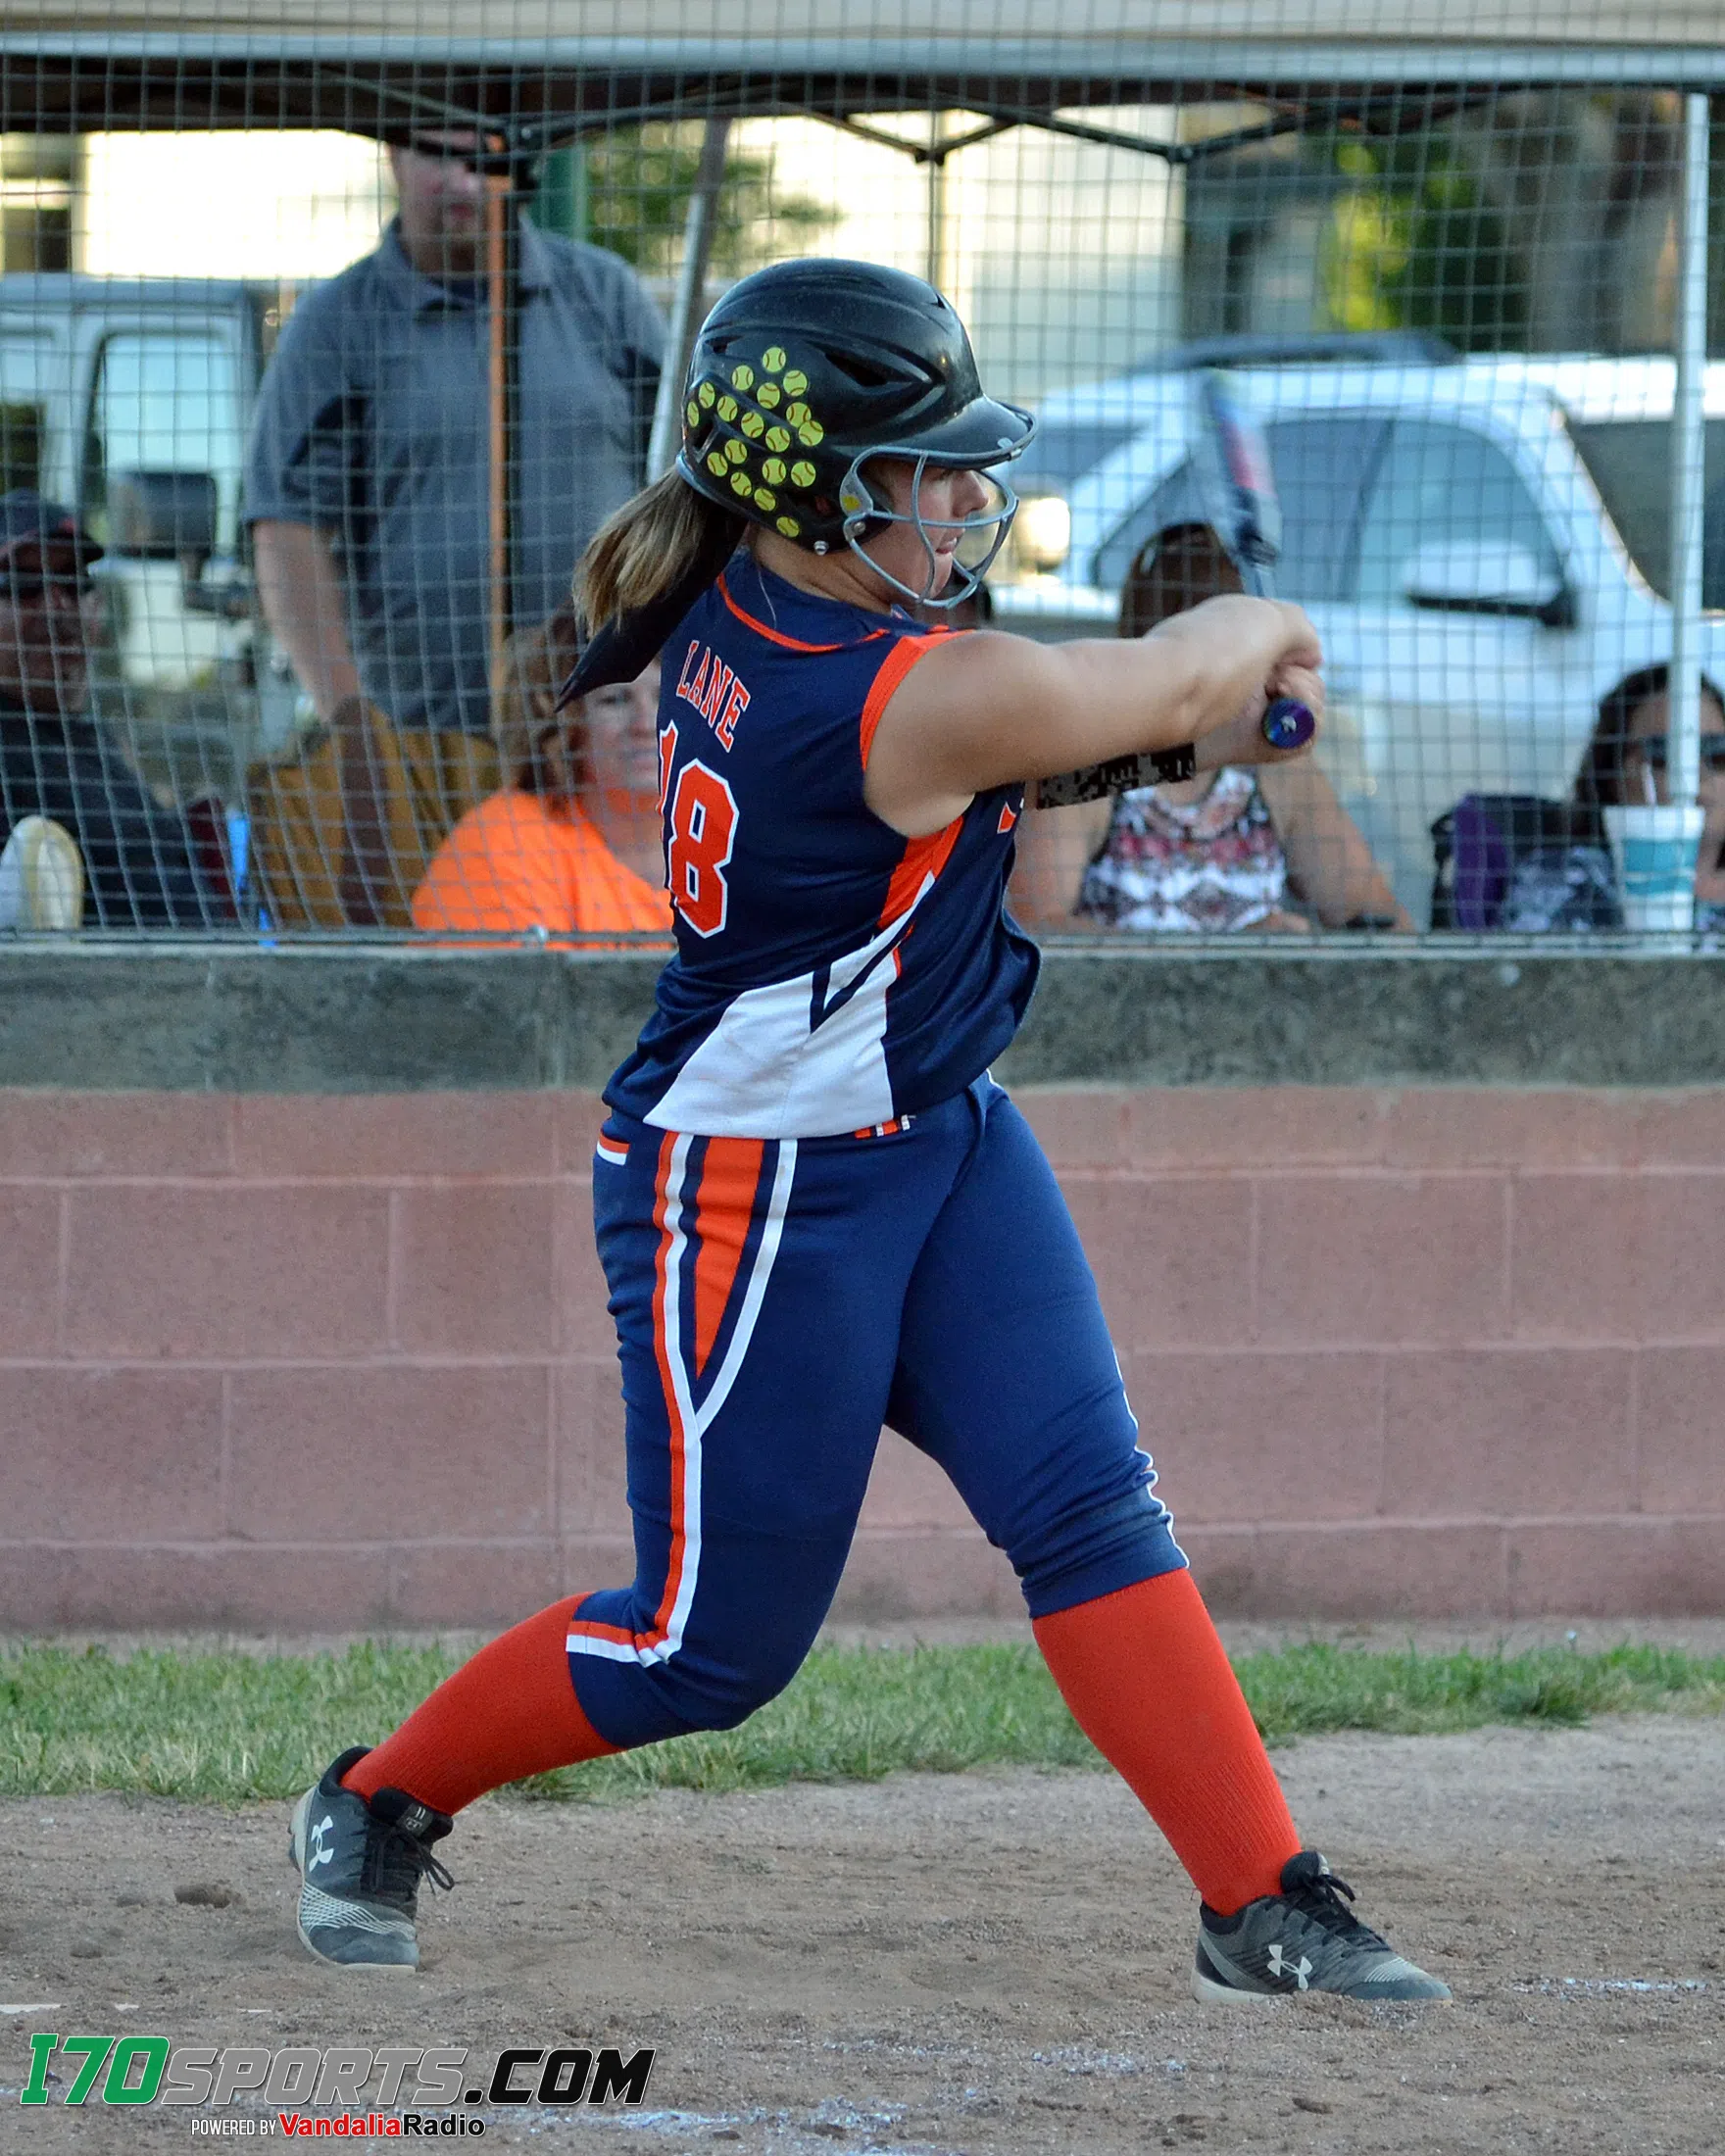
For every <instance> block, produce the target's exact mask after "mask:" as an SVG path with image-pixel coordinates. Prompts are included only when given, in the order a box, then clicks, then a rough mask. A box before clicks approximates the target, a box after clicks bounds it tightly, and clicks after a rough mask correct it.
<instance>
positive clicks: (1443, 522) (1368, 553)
mask: <svg viewBox="0 0 1725 2156" xmlns="http://www.w3.org/2000/svg"><path fill="white" fill-rule="evenodd" d="M1446 541H1449V542H1451V543H1453V544H1458V545H1459V544H1466V543H1467V542H1469V541H1482V542H1483V541H1497V542H1499V543H1502V544H1514V545H1519V546H1523V547H1526V548H1527V549H1528V551H1529V552H1530V553H1531V554H1533V555H1534V557H1535V558H1536V559H1537V560H1538V562H1539V564H1540V566H1541V567H1542V568H1545V569H1549V570H1550V571H1551V574H1552V576H1553V580H1555V579H1556V578H1557V577H1558V576H1560V574H1561V572H1562V564H1561V562H1560V560H1559V557H1558V554H1557V550H1556V548H1555V546H1554V545H1553V542H1552V535H1551V533H1550V532H1549V531H1548V530H1547V528H1546V521H1545V518H1544V517H1543V516H1542V515H1540V512H1539V505H1538V504H1537V503H1536V502H1535V500H1534V498H1533V496H1532V495H1531V494H1530V493H1529V492H1528V489H1527V486H1526V484H1525V482H1524V481H1523V480H1522V478H1521V476H1520V474H1519V473H1518V472H1517V471H1516V469H1515V466H1513V465H1512V464H1511V463H1510V462H1509V459H1508V458H1507V457H1506V456H1505V455H1504V454H1503V451H1502V450H1501V449H1500V448H1499V447H1498V446H1497V444H1496V443H1495V442H1488V441H1487V440H1486V438H1485V436H1484V435H1483V434H1476V433H1474V432H1473V430H1472V429H1471V428H1470V427H1461V426H1446V425H1443V424H1442V423H1439V422H1434V421H1432V420H1429V419H1398V420H1397V421H1396V424H1395V426H1394V428H1393V429H1392V431H1391V435H1390V446H1389V449H1388V451H1387V452H1386V454H1385V456H1384V460H1383V463H1382V465H1381V466H1379V469H1378V477H1377V484H1376V486H1375V487H1374V488H1373V489H1372V494H1371V500H1370V502H1369V504H1368V505H1367V508H1366V513H1365V521H1364V523H1363V524H1362V525H1361V527H1360V533H1359V578H1358V594H1359V600H1360V603H1361V604H1362V605H1363V606H1393V605H1399V604H1403V603H1405V602H1404V600H1403V591H1404V585H1405V573H1406V568H1407V564H1408V563H1409V562H1410V561H1411V560H1412V558H1413V557H1414V555H1416V554H1417V553H1418V552H1419V551H1420V549H1421V548H1422V547H1428V546H1433V545H1441V544H1443V543H1444V542H1446Z"/></svg>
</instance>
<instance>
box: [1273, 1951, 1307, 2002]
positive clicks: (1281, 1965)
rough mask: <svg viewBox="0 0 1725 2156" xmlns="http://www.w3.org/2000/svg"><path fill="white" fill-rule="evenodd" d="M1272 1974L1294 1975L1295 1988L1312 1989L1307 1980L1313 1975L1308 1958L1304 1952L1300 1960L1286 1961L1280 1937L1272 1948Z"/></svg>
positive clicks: (1298, 1989)
mask: <svg viewBox="0 0 1725 2156" xmlns="http://www.w3.org/2000/svg"><path fill="white" fill-rule="evenodd" d="M1270 1975H1271V1976H1272V1977H1292V1978H1293V1979H1294V1988H1295V1989H1296V1990H1297V1991H1309V1990H1310V1989H1311V1986H1310V1985H1309V1984H1307V1983H1306V1978H1307V1977H1309V1976H1310V1975H1311V1964H1310V1962H1308V1961H1307V1960H1306V1956H1305V1955H1304V1954H1302V1955H1301V1957H1300V1959H1299V1960H1298V1961H1284V1960H1283V1958H1282V1946H1281V1941H1280V1940H1279V1939H1278V1940H1277V1941H1276V1943H1275V1944H1274V1945H1273V1946H1272V1947H1271V1948H1270Z"/></svg>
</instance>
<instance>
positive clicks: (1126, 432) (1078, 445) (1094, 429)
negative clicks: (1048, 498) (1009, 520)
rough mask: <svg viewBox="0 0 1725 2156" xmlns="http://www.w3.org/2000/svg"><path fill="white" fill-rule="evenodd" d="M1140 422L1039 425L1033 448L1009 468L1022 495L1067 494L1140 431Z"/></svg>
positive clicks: (1061, 421) (1076, 421)
mask: <svg viewBox="0 0 1725 2156" xmlns="http://www.w3.org/2000/svg"><path fill="white" fill-rule="evenodd" d="M1141 424H1142V422H1141V421H1140V420H1137V419H1071V420H1067V419H1051V420H1049V421H1047V422H1046V423H1043V424H1039V425H1038V427H1037V430H1036V432H1035V434H1033V435H1032V436H1031V439H1030V447H1029V448H1028V449H1027V450H1026V451H1025V452H1024V454H1023V456H1022V457H1019V458H1016V459H1014V461H1013V462H1012V463H1011V464H1010V465H1008V466H1006V467H1005V468H1006V474H1007V476H1008V478H1010V480H1011V482H1012V486H1013V489H1014V490H1015V492H1017V493H1019V494H1064V493H1065V492H1066V491H1067V490H1068V488H1069V487H1070V486H1071V484H1072V482H1073V480H1074V479H1077V478H1079V477H1081V476H1082V475H1083V473H1085V472H1087V471H1089V470H1090V469H1091V467H1092V466H1095V465H1100V464H1101V463H1102V461H1103V459H1104V458H1105V457H1111V456H1112V455H1113V453H1114V451H1115V450H1116V449H1121V448H1123V447H1124V446H1125V444H1126V443H1128V442H1129V441H1130V440H1131V439H1132V437H1133V435H1134V434H1136V433H1137V432H1138V431H1139V428H1140V426H1141Z"/></svg>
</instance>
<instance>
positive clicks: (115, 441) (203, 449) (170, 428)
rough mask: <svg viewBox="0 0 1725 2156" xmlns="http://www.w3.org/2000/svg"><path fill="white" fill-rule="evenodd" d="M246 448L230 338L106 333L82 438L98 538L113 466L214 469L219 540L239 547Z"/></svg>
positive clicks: (103, 533)
mask: <svg viewBox="0 0 1725 2156" xmlns="http://www.w3.org/2000/svg"><path fill="white" fill-rule="evenodd" d="M244 453H245V442H244V437H243V434H242V432H241V420H240V380H239V364H238V359H237V356H236V354H235V352H234V350H233V348H232V346H231V345H229V344H228V343H226V342H225V341H224V340H223V339H222V338H221V337H216V336H208V335H198V334H195V333H191V332H185V331H173V330H136V331H132V330H127V331H123V332H119V333H117V334H115V335H114V336H111V337H109V338H108V339H107V340H106V342H105V343H104V344H103V346H102V351H101V356H100V359H99V361H98V364H97V369H96V383H95V388H94V390H93V391H92V393H91V397H90V412H89V423H88V428H87V431H86V433H85V437H84V504H83V507H84V516H85V519H86V521H87V522H88V524H89V526H90V529H91V530H92V531H93V532H94V533H95V535H96V536H97V538H98V539H103V540H106V538H107V536H108V530H107V506H108V474H109V473H110V472H115V471H207V472H208V473H209V474H210V475H211V477H212V478H213V479H214V480H215V481H216V498H217V505H218V507H217V527H216V528H217V533H218V537H219V540H220V544H221V547H222V551H223V552H227V553H231V552H233V551H234V547H235V539H236V536H237V533H238V528H239V477H240V465H241V460H242V458H243V456H244Z"/></svg>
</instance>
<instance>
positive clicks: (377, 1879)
mask: <svg viewBox="0 0 1725 2156" xmlns="http://www.w3.org/2000/svg"><path fill="white" fill-rule="evenodd" d="M365 1756H366V1746H365V1745H364V1744H356V1745H355V1746H354V1747H353V1749H352V1750H351V1751H344V1752H343V1753H342V1755H341V1757H340V1758H339V1759H337V1760H336V1761H335V1762H334V1763H333V1764H332V1765H331V1766H330V1767H329V1768H327V1769H326V1771H325V1772H324V1775H323V1778H322V1780H321V1781H320V1783H319V1784H318V1785H317V1787H316V1788H315V1789H308V1790H307V1791H306V1793H305V1795H304V1796H302V1797H301V1798H300V1800H299V1802H298V1803H297V1804H296V1805H295V1806H294V1808H293V1825H292V1828H291V1830H290V1831H289V1835H288V1844H287V1847H288V1855H289V1856H290V1857H291V1858H292V1860H293V1862H294V1864H295V1865H296V1866H297V1867H298V1869H299V1875H300V1902H299V1913H298V1918H297V1924H298V1930H299V1935H300V1937H301V1939H302V1940H303V1941H304V1942H305V1944H306V1946H307V1947H308V1948H309V1949H310V1951H311V1952H312V1953H314V1954H316V1955H317V1957H318V1959H319V1960H320V1961H329V1962H334V1963H336V1964H338V1965H339V1966H340V1967H342V1968H346V1969H417V1968H418V1967H419V1937H418V1935H417V1934H416V1932H415V1930H414V1918H415V1914H416V1912H417V1909H418V1906H419V1881H420V1879H421V1877H423V1878H426V1879H429V1880H430V1882H431V1884H432V1886H434V1887H449V1886H451V1885H453V1884H454V1883H453V1882H452V1880H451V1879H450V1876H449V1874H448V1873H447V1872H446V1871H445V1870H444V1868H443V1866H442V1865H441V1864H439V1863H438V1861H437V1859H436V1858H435V1857H434V1856H433V1855H432V1854H431V1851H430V1849H429V1848H428V1847H427V1846H426V1844H427V1843H428V1842H432V1841H441V1840H442V1838H443V1837H444V1836H445V1835H446V1834H448V1832H449V1830H450V1828H451V1827H452V1826H453V1825H454V1821H453V1820H451V1819H450V1818H449V1817H448V1816H447V1815H446V1814H445V1813H443V1812H434V1811H432V1810H431V1808H430V1807H429V1805H426V1804H421V1803H419V1800H418V1799H417V1798H415V1797H411V1796H409V1795H408V1794H407V1793H406V1791H405V1790H402V1789H379V1790H378V1791H377V1793H376V1795H375V1796H374V1797H372V1798H371V1800H370V1803H368V1802H367V1801H366V1799H365V1798H364V1797H363V1796H356V1795H355V1793H354V1792H353V1790H352V1789H343V1788H342V1786H341V1778H342V1776H343V1775H344V1774H346V1773H347V1771H348V1769H349V1768H350V1767H352V1766H353V1765H354V1764H355V1763H356V1762H357V1761H359V1760H361V1759H364V1758H365Z"/></svg>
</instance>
